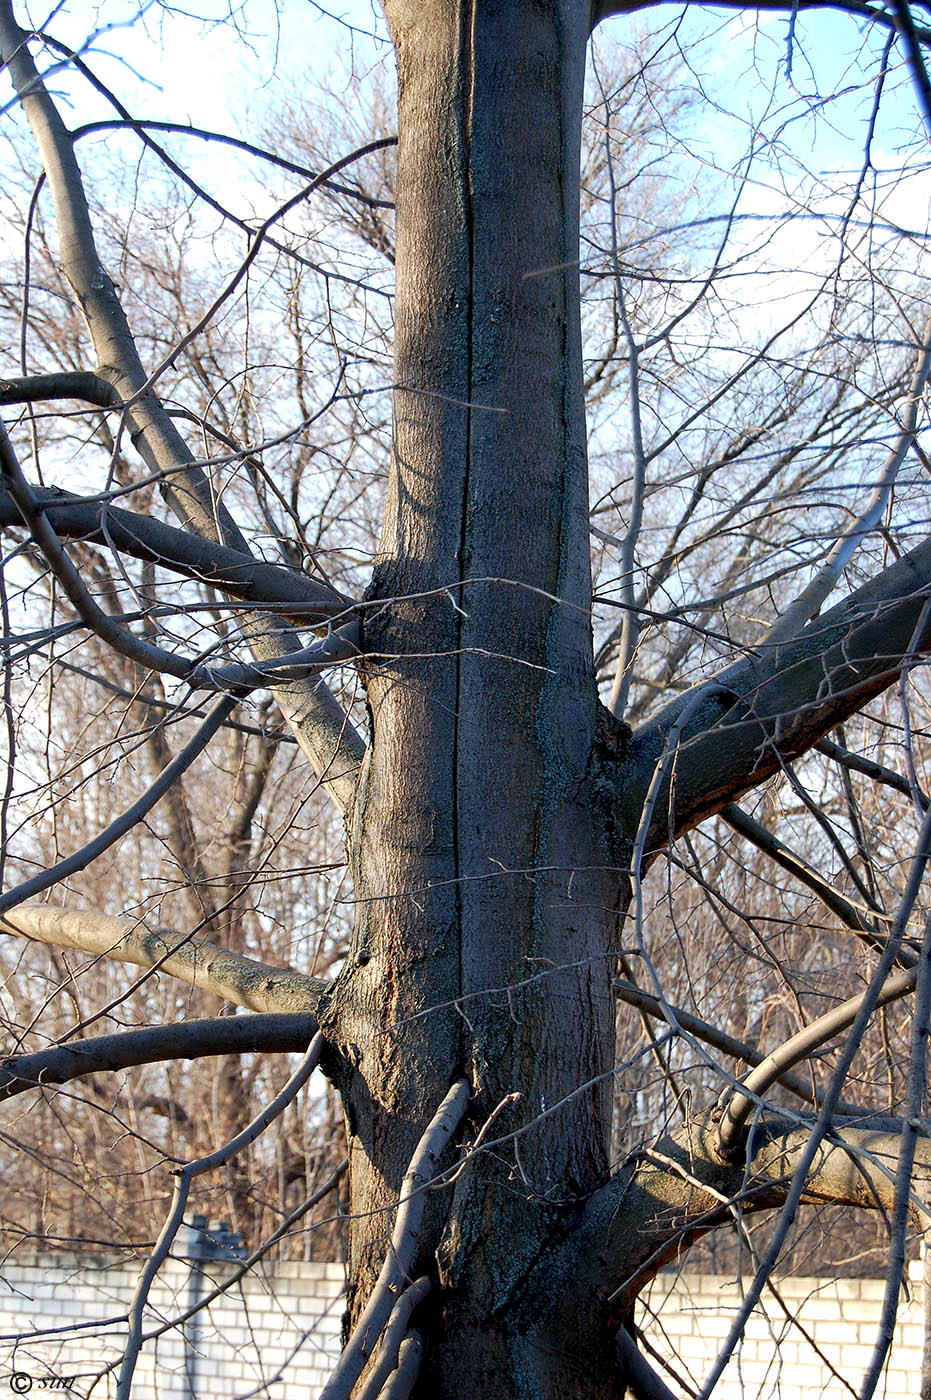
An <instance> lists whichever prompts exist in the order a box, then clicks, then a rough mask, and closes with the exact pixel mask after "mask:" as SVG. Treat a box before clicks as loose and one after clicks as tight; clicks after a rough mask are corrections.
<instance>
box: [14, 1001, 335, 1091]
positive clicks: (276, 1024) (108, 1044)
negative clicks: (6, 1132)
mask: <svg viewBox="0 0 931 1400" xmlns="http://www.w3.org/2000/svg"><path fill="white" fill-rule="evenodd" d="M316 1033H317V1022H316V1020H315V1019H314V1017H313V1016H311V1015H309V1014H307V1015H302V1014H292V1015H289V1016H281V1015H277V1014H274V1013H272V1014H266V1015H260V1016H217V1017H213V1018H211V1019H209V1020H204V1021H180V1022H178V1023H177V1024H175V1025H171V1026H146V1027H144V1028H143V1029H142V1030H136V1031H120V1032H119V1033H118V1034H116V1035H101V1036H96V1037H94V1039H93V1040H82V1041H77V1042H75V1044H73V1045H53V1046H51V1047H50V1048H49V1049H48V1050H39V1051H37V1052H36V1053H35V1054H32V1055H15V1056H13V1057H12V1058H11V1059H9V1060H4V1061H3V1062H2V1063H0V1099H11V1098H13V1097H14V1096H15V1095H16V1094H24V1093H26V1092H27V1090H29V1089H36V1088H39V1087H40V1086H42V1085H48V1084H67V1083H69V1082H70V1081H71V1080H72V1079H81V1078H83V1077H84V1076H86V1075H88V1074H99V1073H104V1072H106V1071H108V1070H120V1069H129V1068H130V1067H131V1066H132V1065H150V1064H154V1063H155V1062H156V1061H159V1060H195V1059H202V1058H205V1057H206V1056H208V1055H245V1054H250V1053H252V1052H256V1051H263V1052H265V1053H267V1054H271V1053H274V1052H289V1051H296V1050H301V1051H303V1050H306V1049H307V1046H308V1045H309V1044H310V1042H311V1040H312V1039H313V1037H314V1036H315V1035H316Z"/></svg>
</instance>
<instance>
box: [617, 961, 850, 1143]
mask: <svg viewBox="0 0 931 1400" xmlns="http://www.w3.org/2000/svg"><path fill="white" fill-rule="evenodd" d="M614 990H615V991H616V992H617V995H618V996H619V997H620V998H621V1000H622V1001H625V1002H627V1004H628V1005H629V1006H636V1007H637V1009H638V1010H639V1011H645V1012H646V1013H647V1015H648V1016H655V1017H657V1018H658V1019H659V1020H665V1019H666V1018H665V1012H664V1009H663V1003H662V1002H661V1001H660V999H659V997H655V996H652V995H651V994H650V993H649V992H645V991H644V990H643V988H642V987H637V986H635V985H634V983H633V982H624V981H620V980H619V981H617V982H615V983H614ZM670 1010H671V1011H672V1014H673V1016H674V1017H675V1020H676V1025H678V1026H681V1027H682V1029H683V1030H684V1031H685V1032H686V1033H687V1034H688V1035H692V1036H694V1037H695V1039H696V1040H702V1041H704V1042H705V1044H706V1045H711V1046H713V1048H714V1049H715V1050H720V1051H721V1052H722V1054H724V1055H728V1056H730V1057H731V1058H733V1059H735V1060H745V1061H746V1062H747V1064H749V1065H761V1064H762V1063H763V1061H764V1060H765V1059H766V1056H765V1055H764V1054H763V1052H762V1051H761V1050H759V1049H758V1048H757V1047H756V1046H755V1045H750V1044H749V1042H748V1041H745V1040H737V1039H736V1038H735V1037H734V1036H732V1035H728V1033H727V1031H723V1030H720V1029H719V1028H718V1027H717V1026H712V1025H709V1023H708V1022H707V1021H703V1020H702V1019H701V1018H700V1017H698V1016H693V1015H692V1013H691V1012H690V1011H684V1010H683V1009H682V1007H680V1006H673V1007H671V1008H670ZM775 1082H778V1083H779V1084H781V1085H782V1087H783V1088H784V1089H788V1091H789V1093H790V1094H794V1095H795V1097H796V1098H798V1099H802V1100H803V1101H804V1102H805V1103H817V1102H818V1100H817V1098H816V1097H815V1096H814V1095H813V1092H812V1087H811V1083H810V1081H809V1080H807V1079H804V1078H802V1076H801V1075H797V1074H793V1073H792V1070H791V1069H790V1068H788V1067H785V1068H780V1070H779V1075H778V1079H777V1080H776V1081H775ZM838 1111H839V1112H841V1113H849V1114H854V1115H856V1116H860V1115H862V1113H863V1109H862V1108H861V1107H860V1106H859V1105H858V1104H852V1103H846V1102H841V1103H839V1104H838Z"/></svg>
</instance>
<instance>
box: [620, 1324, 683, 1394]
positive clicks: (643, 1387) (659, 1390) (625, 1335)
mask: <svg viewBox="0 0 931 1400" xmlns="http://www.w3.org/2000/svg"><path fill="white" fill-rule="evenodd" d="M617 1350H618V1355H619V1356H620V1359H621V1366H622V1368H623V1371H624V1379H625V1380H626V1381H627V1385H628V1387H629V1389H630V1391H631V1394H632V1395H633V1397H634V1400H677V1397H676V1396H675V1395H673V1393H672V1391H671V1390H670V1389H669V1386H668V1385H667V1384H666V1382H665V1381H664V1380H663V1378H662V1376H658V1375H657V1374H656V1372H655V1371H654V1370H653V1367H652V1366H650V1365H649V1363H648V1362H647V1361H646V1360H645V1358H644V1357H643V1356H642V1355H641V1353H640V1349H639V1347H638V1346H637V1343H636V1342H635V1341H634V1339H633V1337H632V1336H631V1335H630V1333H629V1332H628V1331H627V1328H626V1327H619V1328H618V1333H617Z"/></svg>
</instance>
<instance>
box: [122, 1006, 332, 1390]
mask: <svg viewBox="0 0 931 1400" xmlns="http://www.w3.org/2000/svg"><path fill="white" fill-rule="evenodd" d="M323 1044H324V1042H323V1036H322V1035H321V1033H320V1032H319V1031H318V1032H317V1034H316V1035H315V1036H314V1038H313V1040H312V1041H311V1042H310V1045H309V1046H308V1047H307V1052H306V1054H305V1055H304V1058H303V1060H302V1061H301V1063H300V1064H299V1065H298V1067H297V1069H296V1070H295V1071H294V1073H293V1074H292V1075H291V1078H290V1079H289V1080H288V1082H287V1084H285V1086H284V1088H283V1089H281V1090H280V1091H279V1092H278V1093H277V1094H276V1095H275V1097H274V1098H273V1099H272V1101H271V1103H269V1104H267V1105H266V1106H265V1108H263V1109H262V1111H261V1113H258V1114H256V1116H255V1118H253V1120H252V1122H251V1123H250V1124H249V1125H248V1126H247V1127H245V1128H243V1130H242V1132H241V1133H237V1135H236V1137H234V1138H233V1139H232V1141H230V1142H228V1143H226V1144H225V1146H223V1147H219V1148H217V1150H216V1151H215V1152H211V1153H209V1154H208V1155H207V1156H206V1157H200V1158H198V1160H197V1161H196V1162H190V1163H189V1164H188V1165H187V1166H186V1167H182V1169H181V1170H180V1171H179V1172H177V1173H176V1175H175V1190H174V1197H173V1199H172V1203H171V1209H170V1210H169V1212H168V1218H167V1219H166V1221H165V1224H164V1226H163V1227H162V1231H161V1234H160V1235H159V1237H158V1239H157V1241H156V1243H155V1248H154V1250H153V1251H152V1255H151V1257H150V1258H149V1260H148V1262H147V1263H146V1265H145V1268H144V1269H143V1270H142V1273H141V1274H140V1277H139V1283H138V1285H137V1287H136V1292H135V1295H134V1297H133V1301H132V1304H131V1306H130V1309H129V1335H128V1337H127V1339H126V1351H125V1353H124V1356H123V1364H122V1366H121V1367H120V1376H119V1382H118V1384H117V1391H116V1394H117V1400H129V1394H130V1388H131V1386H132V1379H133V1374H134V1372H135V1369H136V1362H137V1360H138V1358H139V1352H140V1349H141V1347H142V1344H143V1340H144V1339H143V1332H142V1320H143V1314H144V1311H145V1305H146V1302H147V1300H148V1296H149V1291H150V1289H151V1287H152V1284H153V1283H154V1282H155V1278H156V1275H157V1274H158V1271H159V1269H160V1268H161V1266H162V1264H163V1263H164V1261H165V1259H166V1258H167V1257H168V1252H169V1250H170V1249H171V1245H172V1243H173V1241H174V1238H175V1235H176V1234H177V1233H178V1230H179V1228H180V1226H181V1222H182V1220H183V1218H184V1209H185V1206H186V1205H187V1198H188V1193H189V1191H190V1188H191V1182H192V1181H194V1180H195V1179H196V1178H197V1177H199V1176H203V1175H204V1174H205V1173H206V1172H210V1171H215V1170H216V1169H217V1167H222V1166H225V1164H226V1163H227V1162H229V1161H230V1160H231V1158H233V1157H235V1156H236V1154H237V1153H238V1152H242V1150H243V1149H244V1148H246V1147H248V1146H249V1144H250V1143H252V1142H254V1141H255V1139H256V1138H257V1137H259V1136H260V1135H261V1134H262V1133H264V1131H265V1129H266V1128H267V1127H268V1125H269V1124H270V1123H273V1122H274V1121H275V1119H276V1118H278V1117H279V1116H280V1115H281V1114H282V1113H283V1112H284V1110H285V1109H286V1108H287V1107H288V1105H289V1104H290V1103H292V1102H293V1101H294V1099H295V1097H296V1096H297V1094H298V1093H299V1092H300V1090H301V1089H302V1088H303V1087H304V1085H305V1084H306V1083H307V1080H308V1079H309V1078H310V1076H311V1075H312V1074H313V1072H314V1070H315V1069H316V1068H317V1065H318V1063H319V1061H320V1056H321V1054H322V1052H323Z"/></svg>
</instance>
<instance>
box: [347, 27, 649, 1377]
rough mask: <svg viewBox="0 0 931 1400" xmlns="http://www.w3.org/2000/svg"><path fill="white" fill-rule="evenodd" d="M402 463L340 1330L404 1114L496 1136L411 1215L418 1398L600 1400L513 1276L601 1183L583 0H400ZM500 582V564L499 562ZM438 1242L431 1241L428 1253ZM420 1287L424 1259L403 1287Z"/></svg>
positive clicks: (617, 889)
mask: <svg viewBox="0 0 931 1400" xmlns="http://www.w3.org/2000/svg"><path fill="white" fill-rule="evenodd" d="M386 10H387V13H388V18H389V22H390V24H391V27H392V31H393V34H394V38H395V41H396V44H397V50H398V65H399V77H400V125H399V132H400V142H399V151H398V189H397V204H398V258H397V278H398V286H397V311H396V314H397V326H396V345H397V349H396V367H395V373H396V381H397V384H398V390H397V394H396V403H395V433H394V465H393V474H392V480H391V487H390V500H389V504H388V509H387V514H386V526H385V533H384V536H383V540H382V546H381V555H380V559H379V562H378V567H377V570H376V582H375V585H374V589H373V596H374V597H376V598H382V599H385V600H386V605H385V608H384V610H383V611H381V612H374V613H373V614H372V615H371V616H372V619H373V620H372V621H370V623H369V626H368V630H367V637H366V647H367V650H368V651H370V652H374V653H376V654H377V655H378V658H379V659H378V660H377V661H376V662H375V663H374V664H373V665H372V667H371V672H370V676H369V680H368V702H369V708H370V716H371V731H372V732H371V751H370V755H369V758H368V760H367V766H366V769H365V771H364V774H363V778H362V786H361V789H360V794H359V799H358V802H357V805H356V809H355V817H354V822H353V840H352V862H353V869H354V875H355V880H356V897H357V899H358V919H357V928H356V940H355V946H354V951H353V957H352V959H351V963H350V966H349V968H348V969H347V971H346V972H345V974H344V975H343V977H342V978H341V981H340V984H339V987H338V990H337V994H336V996H335V998H334V1001H333V1005H332V1007H331V1009H330V1013H329V1017H328V1020H327V1025H328V1030H329V1034H330V1036H331V1039H332V1040H333V1041H334V1042H335V1043H336V1044H337V1045H338V1047H339V1048H340V1049H341V1050H342V1058H343V1063H344V1065H345V1066H346V1067H347V1068H346V1069H345V1071H344V1079H343V1082H342V1085H341V1087H342V1090H343V1094H344V1099H345V1102H346V1107H347V1117H348V1122H349V1130H350V1140H351V1154H352V1155H351V1163H352V1174H351V1180H352V1186H351V1193H352V1199H351V1208H352V1211H353V1219H354V1226H353V1237H352V1244H351V1276H352V1286H353V1289H354V1295H353V1301H352V1311H353V1312H354V1313H356V1314H357V1313H358V1310H359V1307H360V1305H361V1302H362V1301H363V1299H364V1295H365V1292H366V1290H367V1288H368V1287H369V1286H370V1284H371V1281H372V1278H373V1275H374V1272H375V1271H376V1270H377V1267H378V1264H379V1262H380V1259H381V1257H382V1256H383V1255H384V1249H385V1239H386V1233H387V1228H388V1222H387V1221H386V1218H385V1217H384V1215H380V1214H378V1213H377V1212H378V1211H379V1210H381V1209H382V1208H383V1207H384V1206H385V1205H387V1204H388V1203H389V1202H391V1201H392V1200H395V1199H397V1195H398V1191H399V1188H400V1183H401V1178H402V1175H403V1173H404V1171H405V1169H406V1166H407V1163H408V1159H409V1157H410V1155H411V1152H412V1150H413V1148H414V1146H415V1144H416V1141H417V1139H418V1137H419V1135H420V1133H421V1132H422V1130H423V1128H424V1125H425V1124H426V1122H427V1121H428V1120H429V1118H430V1116H431V1115H432V1113H433V1112H434V1110H435V1108H436V1106H437V1104H438V1103H439V1102H440V1100H441V1099H442V1097H443V1095H444V1094H445V1092H446V1090H447V1088H448V1087H449V1085H450V1083H451V1082H452V1080H453V1079H454V1078H455V1077H456V1076H457V1075H459V1074H463V1073H464V1074H465V1075H466V1076H467V1077H468V1078H469V1080H470V1082H471V1083H472V1086H473V1091H474V1094H475V1097H474V1099H473V1103H472V1107H471V1113H470V1118H469V1120H468V1125H467V1129H466V1135H465V1136H466V1139H468V1137H469V1136H470V1135H473V1136H474V1133H475V1132H476V1131H477V1130H478V1129H479V1128H480V1127H481V1125H482V1124H483V1123H484V1122H485V1121H486V1119H487V1118H488V1115H489V1114H490V1113H492V1112H493V1111H494V1110H495V1109H496V1108H497V1107H498V1105H500V1104H501V1103H502V1101H503V1100H504V1099H505V1098H506V1097H507V1096H509V1095H514V1094H516V1095H518V1096H519V1098H518V1099H517V1100H514V1101H511V1102H510V1103H509V1104H508V1105H507V1107H506V1108H505V1109H504V1111H503V1112H502V1113H501V1114H500V1115H499V1116H498V1118H497V1119H496V1120H495V1123H494V1125H493V1129H492V1131H491V1132H490V1133H489V1135H488V1136H489V1137H490V1138H491V1139H497V1138H500V1137H502V1136H504V1135H508V1134H515V1135H516V1136H514V1137H513V1139H510V1140H508V1141H507V1142H506V1143H504V1144H501V1145H499V1146H498V1147H496V1148H494V1149H493V1150H492V1151H490V1152H488V1153H480V1154H477V1155H476V1157H475V1159H474V1160H473V1161H472V1163H471V1164H470V1165H469V1166H468V1168H467V1169H466V1170H465V1171H464V1172H463V1173H462V1175H460V1176H459V1178H458V1179H457V1181H456V1183H455V1185H454V1186H451V1187H449V1188H447V1189H444V1190H443V1191H439V1192H436V1193H435V1194H434V1195H433V1196H432V1198H431V1201H430V1206H429V1209H428V1213H427V1217H428V1231H427V1235H426V1236H425V1239H426V1240H427V1241H428V1245H427V1246H426V1247H425V1250H424V1256H423V1258H422V1260H421V1264H422V1265H423V1267H424V1268H427V1269H431V1268H432V1270H433V1272H434V1273H436V1272H437V1270H439V1277H440V1281H441V1284H442V1288H441V1290H440V1292H439V1293H438V1294H435V1295H434V1301H433V1302H432V1304H431V1311H430V1313H429V1314H428V1317H427V1323H426V1326H427V1352H426V1360H425V1363H424V1368H423V1372H422V1375H421V1380H420V1383H419V1388H418V1390H417V1394H422V1395H428V1394H429V1395H431V1396H436V1397H453V1396H457V1397H459V1396H462V1397H465V1396H468V1397H470V1398H471V1397H474V1396H475V1395H478V1394H485V1395H488V1396H492V1397H494V1396H501V1397H504V1396H507V1397H509V1400H512V1398H513V1397H519V1396H524V1395H527V1396H530V1395H534V1396H550V1395H552V1396H557V1395H559V1396H564V1395H568V1394H573V1395H585V1396H593V1397H594V1396H600V1395H608V1394H615V1395H616V1394H617V1383H618V1382H617V1376H616V1374H614V1370H613V1368H614V1361H613V1351H612V1349H611V1346H610V1338H609V1336H608V1335H607V1333H605V1335H603V1336H601V1335H598V1333H597V1323H596V1322H595V1321H593V1335H592V1336H589V1337H580V1338H579V1339H578V1347H577V1348H575V1355H568V1354H566V1351H565V1349H564V1346H563V1344H562V1343H560V1347H559V1348H558V1349H557V1348H555V1347H553V1346H548V1345H547V1340H546V1336H547V1325H548V1324H547V1317H548V1314H549V1312H550V1311H551V1310H552V1309H553V1308H554V1307H558V1299H557V1298H556V1297H554V1296H538V1297H526V1296H525V1291H524V1288H523V1283H524V1281H525V1280H526V1278H527V1277H528V1275H529V1274H530V1273H531V1271H533V1270H534V1268H535V1267H536V1266H537V1265H538V1263H539V1261H540V1259H541V1258H542V1257H545V1254H546V1252H547V1250H548V1249H549V1248H550V1247H551V1243H552V1241H553V1239H554V1238H555V1236H556V1235H558V1234H559V1233H560V1232H561V1231H563V1230H564V1229H565V1228H566V1222H567V1217H570V1218H571V1214H572V1211H573V1208H574V1206H575V1204H576V1203H577V1202H578V1201H579V1200H580V1199H581V1198H582V1197H584V1195H585V1194H586V1193H588V1192H589V1191H591V1189H592V1188H593V1187H594V1186H595V1185H596V1184H597V1183H598V1182H599V1181H600V1180H602V1179H603V1177H604V1174H605V1172H606V1170H607V1166H608V1144H609V1128H610V1106H611V1093H610V1088H611V1079H610V1068H611V1064H612V1052H613V1024H614V1018H613V1003H612V996H611V977H612V973H613V957H612V949H614V948H615V947H616V928H617V910H618V907H619V903H620V899H621V896H622V893H623V880H622V876H621V875H620V873H619V872H620V870H621V869H622V868H623V867H625V866H626V865H627V864H628V861H629V847H628V848H627V850H626V851H625V850H621V849H620V848H619V847H620V843H619V842H618V841H617V840H615V839H613V829H612V827H611V825H610V823H609V822H608V820H607V810H608V809H607V803H608V799H609V797H610V794H611V793H612V792H613V781H612V778H613V775H612V774H611V772H610V771H609V769H610V765H611V763H612V761H613V759H612V755H611V750H610V745H609V744H603V743H602V742H601V741H600V735H601V732H602V731H601V725H600V720H599V708H598V704H597V697H596V691H595V685H594V679H593V668H592V647H591V635H590V592H591V585H590V578H589V562H588V561H589V551H588V485H587V473H586V453H585V425H584V411H583V400H582V385H581V349H580V329H579V309H578V288H577V282H578V264H577V259H578V170H579V129H580V120H581V104H582V91H583V78H584V60H585V47H586V41H587V37H588V20H589V9H588V6H587V5H586V4H584V3H579V0H561V3H546V4H543V3H539V4H537V3H528V0H506V3H499V4H495V5H489V4H485V3H475V2H474V3H472V4H462V5H457V4H455V3H453V0H426V3H424V0H417V3H406V0H401V2H398V0H395V3H389V4H387V5H386ZM515 560H517V561H518V565H517V571H516V572H515V563H514V561H515ZM441 1236H442V1238H441ZM414 1272H415V1274H416V1272H417V1270H416V1269H415V1271H414Z"/></svg>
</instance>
